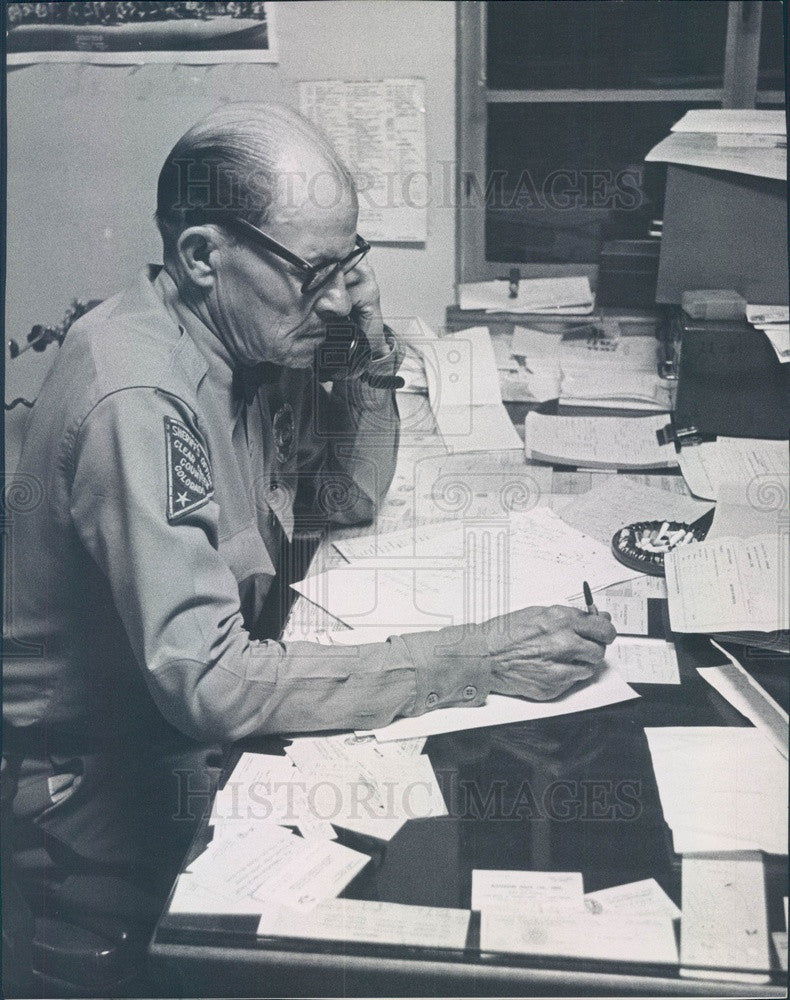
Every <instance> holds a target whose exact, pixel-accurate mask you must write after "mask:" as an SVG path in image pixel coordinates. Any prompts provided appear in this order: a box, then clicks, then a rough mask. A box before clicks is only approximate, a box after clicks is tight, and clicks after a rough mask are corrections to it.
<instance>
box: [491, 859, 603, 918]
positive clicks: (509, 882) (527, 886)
mask: <svg viewBox="0 0 790 1000" xmlns="http://www.w3.org/2000/svg"><path fill="white" fill-rule="evenodd" d="M507 908H513V909H515V910H520V911H521V912H523V913H530V914H532V915H535V914H538V913H552V912H556V911H557V910H559V911H567V910H570V911H571V912H574V911H575V913H576V914H577V915H578V916H581V915H582V914H583V913H584V883H583V881H582V873H581V872H532V871H520V870H516V869H511V870H491V869H485V868H476V869H474V870H473V871H472V909H473V910H487V909H507Z"/></svg>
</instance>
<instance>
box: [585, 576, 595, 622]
mask: <svg viewBox="0 0 790 1000" xmlns="http://www.w3.org/2000/svg"><path fill="white" fill-rule="evenodd" d="M582 590H583V591H584V603H585V604H586V605H587V614H588V615H597V614H598V608H596V606H595V604H594V602H593V599H592V591H591V590H590V585H589V583H587V581H586V580H585V581H584V582H583V583H582Z"/></svg>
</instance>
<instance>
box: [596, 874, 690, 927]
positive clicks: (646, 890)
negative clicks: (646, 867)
mask: <svg viewBox="0 0 790 1000" xmlns="http://www.w3.org/2000/svg"><path fill="white" fill-rule="evenodd" d="M584 905H585V906H586V907H587V909H588V910H589V912H590V913H592V914H595V915H598V914H603V915H604V916H607V917H608V916H612V915H617V916H621V917H624V918H626V917H655V918H662V917H663V918H669V919H670V920H675V919H676V918H678V917H679V916H680V910H679V909H678V907H677V906H675V904H674V903H673V902H672V900H671V899H670V898H669V896H668V895H667V894H666V893H665V892H664V890H663V889H662V888H661V886H660V885H659V884H658V882H656V880H655V879H654V878H646V879H642V880H641V881H640V882H628V883H626V884H625V885H613V886H612V887H611V888H610V889H598V890H597V891H596V892H588V893H587V894H586V895H585V897H584Z"/></svg>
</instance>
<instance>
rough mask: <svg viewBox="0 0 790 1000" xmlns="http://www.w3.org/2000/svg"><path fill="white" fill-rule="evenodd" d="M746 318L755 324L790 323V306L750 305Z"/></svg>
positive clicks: (747, 308)
mask: <svg viewBox="0 0 790 1000" xmlns="http://www.w3.org/2000/svg"><path fill="white" fill-rule="evenodd" d="M746 319H747V320H748V321H749V322H750V323H753V324H754V325H755V326H756V325H757V324H758V323H790V306H760V305H748V306H747V307H746Z"/></svg>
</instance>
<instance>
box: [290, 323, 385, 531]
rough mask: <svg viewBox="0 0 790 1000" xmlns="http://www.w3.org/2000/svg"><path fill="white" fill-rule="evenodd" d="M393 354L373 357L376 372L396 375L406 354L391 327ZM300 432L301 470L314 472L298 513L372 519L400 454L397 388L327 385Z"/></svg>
mask: <svg viewBox="0 0 790 1000" xmlns="http://www.w3.org/2000/svg"><path fill="white" fill-rule="evenodd" d="M387 337H388V342H389V343H390V347H391V350H390V353H389V354H387V355H385V356H384V357H383V358H379V359H377V360H376V361H372V362H371V363H370V365H369V366H368V371H369V372H370V374H371V375H379V376H381V375H394V374H395V373H396V372H397V371H398V368H399V367H400V365H401V362H402V360H403V354H402V352H401V350H400V348H399V346H398V344H397V341H396V340H395V338H394V336H393V335H392V334H391V332H389V331H388V334H387ZM313 398H314V399H315V401H316V402H315V411H314V412H313V411H312V409H311V412H309V413H308V414H306V416H307V420H306V421H305V422H304V424H303V427H302V429H301V431H300V442H299V446H300V455H299V471H300V474H301V475H302V476H312V481H311V489H310V495H309V497H307V498H305V497H302V498H300V500H301V502H300V504H299V506H298V509H297V512H296V513H297V517H299V516H300V515H301V516H302V517H304V516H305V515H308V514H309V515H312V516H316V515H317V516H318V517H319V518H320V519H322V520H324V521H328V522H330V523H333V524H345V525H348V524H366V523H368V522H370V521H372V520H373V518H374V517H375V516H376V511H377V510H378V506H379V503H380V502H381V500H382V499H383V497H384V496H385V495H386V493H387V490H388V489H389V488H390V484H391V483H392V478H393V476H394V475H395V464H396V462H397V458H398V440H399V433H400V418H399V416H398V407H397V403H396V400H395V391H394V390H393V389H383V388H377V387H374V386H371V385H369V384H367V383H366V382H363V381H361V380H360V379H354V380H349V381H338V382H334V383H333V384H332V388H331V390H329V391H328V392H327V391H326V390H324V389H323V388H322V387H321V386H318V387H317V391H316V393H315V395H314V397H313Z"/></svg>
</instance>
